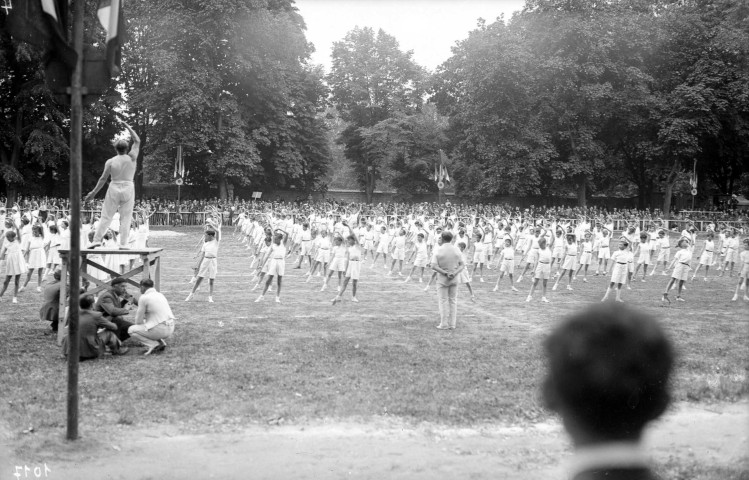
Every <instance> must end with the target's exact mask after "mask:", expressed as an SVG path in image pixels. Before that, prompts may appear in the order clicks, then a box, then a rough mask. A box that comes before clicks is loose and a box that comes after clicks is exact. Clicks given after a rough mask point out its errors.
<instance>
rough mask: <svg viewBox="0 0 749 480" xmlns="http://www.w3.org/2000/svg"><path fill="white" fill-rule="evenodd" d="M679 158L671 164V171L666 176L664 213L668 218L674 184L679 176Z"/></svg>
mask: <svg viewBox="0 0 749 480" xmlns="http://www.w3.org/2000/svg"><path fill="white" fill-rule="evenodd" d="M679 171H680V168H679V160H678V159H677V160H674V164H673V165H672V166H671V171H670V172H669V173H668V176H666V186H665V188H664V189H663V215H664V216H665V217H666V218H670V217H671V196H672V195H673V192H674V185H676V180H677V179H678V178H679Z"/></svg>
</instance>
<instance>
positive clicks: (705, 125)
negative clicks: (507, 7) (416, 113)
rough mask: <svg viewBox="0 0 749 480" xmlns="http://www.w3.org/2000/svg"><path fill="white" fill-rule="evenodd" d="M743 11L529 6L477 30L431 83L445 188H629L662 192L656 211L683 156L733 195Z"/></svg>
mask: <svg viewBox="0 0 749 480" xmlns="http://www.w3.org/2000/svg"><path fill="white" fill-rule="evenodd" d="M748 10H749V8H747V6H746V5H745V4H742V2H739V1H738V0H701V1H698V0H693V1H687V2H679V3H673V2H647V1H642V0H618V1H614V2H592V1H587V0H569V1H567V0H565V1H556V0H533V1H528V2H527V3H526V8H525V9H524V11H523V12H522V13H520V14H518V15H516V16H515V17H513V19H512V21H510V22H508V23H507V24H505V22H504V21H503V20H499V21H497V22H494V23H492V24H489V25H486V24H485V23H483V22H481V23H480V24H479V26H478V28H477V29H476V30H474V31H473V32H471V33H470V34H469V37H468V38H467V39H465V40H463V41H461V42H459V43H458V45H457V46H456V47H455V48H454V49H453V55H452V57H451V58H450V59H448V60H447V61H446V62H445V63H444V64H443V65H442V66H441V67H440V69H439V71H438V75H437V76H436V79H435V81H434V83H433V89H432V93H433V96H432V100H433V101H434V102H435V103H436V104H437V105H438V107H439V109H440V112H441V113H443V114H445V115H448V116H449V118H450V128H449V131H448V135H449V137H450V145H451V152H452V154H453V156H454V157H455V158H456V159H457V160H458V161H459V163H460V165H459V167H458V168H457V169H456V172H455V173H456V178H457V179H458V181H459V187H458V190H459V191H461V192H463V193H468V192H471V193H475V194H476V195H495V194H508V193H510V194H513V193H514V194H530V193H537V192H538V191H541V190H543V191H551V192H555V193H569V192H570V191H572V190H576V191H577V192H578V199H579V201H580V203H581V204H584V202H585V198H586V196H587V195H588V194H589V191H591V190H592V191H593V192H611V191H613V190H614V189H617V188H618V186H619V185H620V184H621V183H622V182H623V181H625V182H626V181H629V182H632V183H633V184H634V185H636V186H637V188H638V190H639V193H640V205H641V206H643V207H645V206H646V204H649V202H650V199H651V195H652V194H653V193H654V192H656V191H663V192H664V193H665V202H666V205H665V208H664V210H666V211H668V204H670V198H671V191H672V189H673V188H674V187H675V186H676V185H677V182H678V181H680V180H683V179H684V178H685V171H686V169H687V168H689V169H690V170H691V167H692V162H693V161H694V160H695V159H696V160H697V164H698V171H699V172H700V173H701V175H699V176H700V177H701V178H702V179H708V178H709V179H710V180H712V182H713V185H715V186H716V187H717V188H718V189H719V190H720V191H723V192H726V193H730V192H732V191H733V189H734V186H733V185H734V183H735V182H738V179H739V178H740V177H741V174H742V172H743V171H744V169H745V168H746V167H745V165H746V164H747V161H746V160H747V153H746V152H747V146H749V136H748V135H747V133H748V132H749V130H747V119H748V118H749V106H748V105H747V99H749V81H747V80H749V78H748V76H747V75H748V72H749V69H748V68H747V58H749V55H747V54H748V53H749V52H747V48H749V47H748V46H749V33H748V31H747V29H746V28H745V23H746V21H747V18H749V13H748ZM702 185H704V182H703V184H702ZM649 206H651V207H652V205H649Z"/></svg>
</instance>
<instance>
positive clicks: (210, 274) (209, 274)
mask: <svg viewBox="0 0 749 480" xmlns="http://www.w3.org/2000/svg"><path fill="white" fill-rule="evenodd" d="M216 272H218V260H217V259H216V258H203V261H202V262H200V270H198V277H203V278H211V279H213V278H216Z"/></svg>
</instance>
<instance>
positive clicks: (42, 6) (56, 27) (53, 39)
mask: <svg viewBox="0 0 749 480" xmlns="http://www.w3.org/2000/svg"><path fill="white" fill-rule="evenodd" d="M14 3H15V4H14V5H13V8H12V9H11V10H10V13H9V14H8V18H7V20H6V26H7V28H8V32H10V34H11V35H12V36H13V37H14V38H15V39H16V40H21V41H24V42H27V43H30V44H32V45H37V46H39V47H42V48H44V50H45V52H44V63H45V64H48V63H49V62H50V61H52V60H55V59H59V60H61V61H62V63H63V64H64V65H65V66H66V67H67V68H69V69H70V70H71V71H72V70H73V69H74V68H75V62H76V61H77V59H78V55H77V54H76V53H75V49H74V48H73V46H72V45H71V44H70V43H68V35H67V21H68V18H67V17H68V1H67V0H16V1H15V2H14Z"/></svg>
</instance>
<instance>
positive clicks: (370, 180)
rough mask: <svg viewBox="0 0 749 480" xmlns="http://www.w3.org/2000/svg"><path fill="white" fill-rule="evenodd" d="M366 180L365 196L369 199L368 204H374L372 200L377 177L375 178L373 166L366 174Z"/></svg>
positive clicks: (368, 168) (369, 167)
mask: <svg viewBox="0 0 749 480" xmlns="http://www.w3.org/2000/svg"><path fill="white" fill-rule="evenodd" d="M370 169H372V170H370ZM364 179H365V180H366V181H365V182H364V194H365V195H366V197H367V203H372V199H373V198H374V189H375V176H374V168H373V167H371V166H368V167H367V171H366V172H365V173H364Z"/></svg>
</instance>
